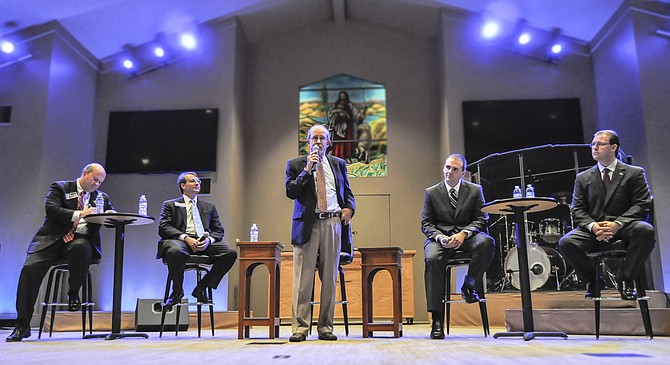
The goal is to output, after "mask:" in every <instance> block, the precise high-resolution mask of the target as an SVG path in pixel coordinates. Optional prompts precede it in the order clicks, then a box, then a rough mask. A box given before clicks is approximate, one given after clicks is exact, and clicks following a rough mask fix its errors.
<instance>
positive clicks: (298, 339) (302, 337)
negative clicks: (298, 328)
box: [288, 332, 307, 342]
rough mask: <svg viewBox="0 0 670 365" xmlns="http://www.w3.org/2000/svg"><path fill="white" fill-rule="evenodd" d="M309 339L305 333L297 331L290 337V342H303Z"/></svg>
mask: <svg viewBox="0 0 670 365" xmlns="http://www.w3.org/2000/svg"><path fill="white" fill-rule="evenodd" d="M305 340H307V336H305V334H304V333H300V332H296V333H294V334H292V335H291V337H289V338H288V341H289V342H302V341H305Z"/></svg>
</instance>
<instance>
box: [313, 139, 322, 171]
mask: <svg viewBox="0 0 670 365" xmlns="http://www.w3.org/2000/svg"><path fill="white" fill-rule="evenodd" d="M320 149H321V147H320V146H319V145H318V144H315V145H313V146H312V150H311V151H310V153H314V152H316V153H317V155H318V153H319V150H320ZM319 162H321V156H319V159H318V161H317V162H315V163H314V165H312V171H315V170H316V164H318V163H319Z"/></svg>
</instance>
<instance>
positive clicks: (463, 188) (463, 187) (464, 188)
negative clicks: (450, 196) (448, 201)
mask: <svg viewBox="0 0 670 365" xmlns="http://www.w3.org/2000/svg"><path fill="white" fill-rule="evenodd" d="M467 192H468V186H467V185H465V183H464V182H462V181H461V187H460V188H459V189H458V196H457V197H456V214H455V215H454V217H457V216H458V213H460V211H461V207H462V206H463V203H462V202H463V201H464V199H465V194H466V193H467Z"/></svg>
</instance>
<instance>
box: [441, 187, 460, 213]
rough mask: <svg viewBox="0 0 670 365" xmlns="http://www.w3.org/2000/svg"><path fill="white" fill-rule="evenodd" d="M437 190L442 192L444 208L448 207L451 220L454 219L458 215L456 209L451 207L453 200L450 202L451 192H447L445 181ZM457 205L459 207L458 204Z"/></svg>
mask: <svg viewBox="0 0 670 365" xmlns="http://www.w3.org/2000/svg"><path fill="white" fill-rule="evenodd" d="M437 189H438V191H439V192H440V199H442V204H444V206H445V207H447V212H449V214H451V218H452V219H453V218H454V217H455V216H456V215H455V212H454V209H453V208H452V207H451V200H449V191H448V190H447V186H446V183H445V182H444V180H442V183H441V184H440V185H438V187H437ZM456 205H457V206H458V204H456Z"/></svg>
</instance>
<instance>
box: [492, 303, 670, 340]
mask: <svg viewBox="0 0 670 365" xmlns="http://www.w3.org/2000/svg"><path fill="white" fill-rule="evenodd" d="M649 314H650V316H651V323H652V330H653V332H654V335H655V336H668V335H670V309H668V308H652V309H650V310H649ZM522 316H523V314H522V312H521V310H520V309H508V310H506V311H505V327H506V328H507V330H508V331H511V332H517V331H519V332H523V331H524V328H523V319H522ZM533 323H534V325H535V331H540V332H555V331H558V332H565V333H567V334H573V335H594V334H595V310H594V309H593V308H590V309H586V308H584V309H534V310H533ZM600 334H601V335H626V336H628V335H634V336H638V335H639V336H644V335H645V333H644V325H643V324H642V314H641V313H640V310H639V309H638V308H608V309H602V308H601V309H600Z"/></svg>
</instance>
